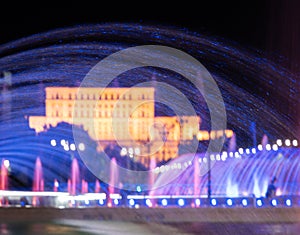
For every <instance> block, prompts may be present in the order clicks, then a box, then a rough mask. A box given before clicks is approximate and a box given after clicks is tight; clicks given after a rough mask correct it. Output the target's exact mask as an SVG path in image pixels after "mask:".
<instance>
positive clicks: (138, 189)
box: [136, 185, 142, 193]
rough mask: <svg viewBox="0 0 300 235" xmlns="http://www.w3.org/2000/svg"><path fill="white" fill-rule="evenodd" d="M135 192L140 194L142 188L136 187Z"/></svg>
mask: <svg viewBox="0 0 300 235" xmlns="http://www.w3.org/2000/svg"><path fill="white" fill-rule="evenodd" d="M136 191H137V192H138V193H140V192H142V188H141V186H139V185H138V186H136Z"/></svg>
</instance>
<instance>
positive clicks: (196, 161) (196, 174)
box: [193, 156, 200, 196]
mask: <svg viewBox="0 0 300 235" xmlns="http://www.w3.org/2000/svg"><path fill="white" fill-rule="evenodd" d="M193 164H194V195H195V196H198V195H199V194H200V166H199V164H200V163H199V158H198V156H195V158H194V161H193Z"/></svg>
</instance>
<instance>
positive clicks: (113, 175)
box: [108, 158, 119, 206]
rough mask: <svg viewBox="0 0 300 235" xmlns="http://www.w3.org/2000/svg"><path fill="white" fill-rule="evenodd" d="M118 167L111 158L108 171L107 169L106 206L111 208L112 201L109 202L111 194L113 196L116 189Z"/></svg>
mask: <svg viewBox="0 0 300 235" xmlns="http://www.w3.org/2000/svg"><path fill="white" fill-rule="evenodd" d="M117 167H118V165H117V161H116V159H115V158H112V159H111V161H110V169H109V186H108V193H109V197H108V206H112V201H111V197H110V195H111V194H114V192H115V187H117V186H118V185H117V182H118V177H119V175H118V170H117V169H118V168H117Z"/></svg>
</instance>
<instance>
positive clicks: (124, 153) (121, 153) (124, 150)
mask: <svg viewBox="0 0 300 235" xmlns="http://www.w3.org/2000/svg"><path fill="white" fill-rule="evenodd" d="M126 154H127V149H126V148H124V147H123V148H122V149H121V152H120V155H121V156H125V155H126Z"/></svg>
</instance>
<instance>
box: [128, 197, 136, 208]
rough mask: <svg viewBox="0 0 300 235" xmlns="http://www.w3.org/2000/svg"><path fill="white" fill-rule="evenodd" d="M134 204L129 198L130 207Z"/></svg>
mask: <svg viewBox="0 0 300 235" xmlns="http://www.w3.org/2000/svg"><path fill="white" fill-rule="evenodd" d="M134 204H135V203H134V200H133V199H132V198H131V199H130V200H129V205H130V206H134Z"/></svg>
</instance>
